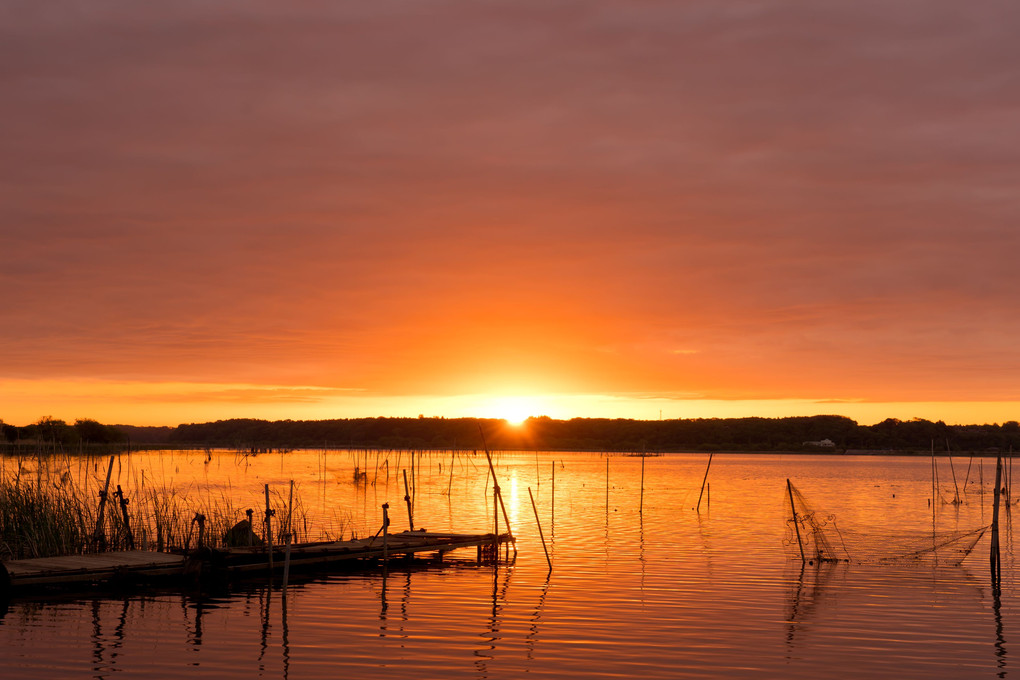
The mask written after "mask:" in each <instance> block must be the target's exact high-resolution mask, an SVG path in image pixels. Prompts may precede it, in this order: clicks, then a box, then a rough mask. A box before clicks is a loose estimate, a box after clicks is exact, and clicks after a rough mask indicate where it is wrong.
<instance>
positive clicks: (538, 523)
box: [528, 486, 552, 572]
mask: <svg viewBox="0 0 1020 680" xmlns="http://www.w3.org/2000/svg"><path fill="white" fill-rule="evenodd" d="M528 498H530V499H531V509H532V510H533V511H534V512H535V525H536V526H538V537H539V538H540V539H542V550H543V551H545V561H546V562H547V563H548V564H549V571H550V572H551V571H552V560H551V559H549V549H548V548H546V547H545V536H543V535H542V522H541V521H540V520H539V519H538V507H537V506H536V505H535V497H534V496H533V495H532V494H531V487H530V486H529V487H528Z"/></svg>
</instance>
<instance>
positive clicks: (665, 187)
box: [0, 0, 1020, 425]
mask: <svg viewBox="0 0 1020 680" xmlns="http://www.w3.org/2000/svg"><path fill="white" fill-rule="evenodd" d="M1018 27H1020V5H1017V4H1016V3H1015V2H1012V0H1002V1H999V0H976V1H974V2H968V3H960V2H955V1H954V2H949V1H944V0H859V1H856V2H840V3H836V2H818V0H796V1H794V0H791V1H786V0H776V1H767V0H758V1H751V0H734V1H731V2H718V1H717V0H685V1H684V2H667V1H665V0H627V1H623V0H619V1H605V0H505V1H500V0H471V1H467V0H445V1H443V0H378V1H374V2H360V1H358V2H354V1H340V2H335V1H329V2H326V1H322V2H289V3H279V2H268V1H260V0H243V1H242V0H236V1H235V0H179V1H175V2H172V3H170V2H168V3H138V2H135V1H134V0H95V1H93V2H87V3H83V2H69V1H65V0H53V1H52V2H46V3H38V2H27V1H22V0H0V92H2V93H3V94H2V96H0V128H2V129H3V131H4V132H3V134H2V135H0V419H2V420H3V421H4V422H7V423H10V424H15V425H26V424H29V423H32V422H35V421H37V420H38V419H40V418H42V417H44V416H50V417H55V418H59V419H64V420H67V421H68V422H73V421H74V420H75V419H78V418H94V419H97V420H99V421H100V422H105V423H123V424H134V425H176V424H179V423H188V422H206V421H211V420H219V419H224V418H232V417H255V418H266V419H271V420H277V419H288V418H289V419H326V418H348V417H364V416H418V415H425V416H445V417H459V416H488V417H507V418H508V419H516V418H520V417H526V416H528V415H536V416H537V415H548V416H551V417H555V418H571V417H623V418H640V419H649V420H651V419H658V418H692V417H739V416H767V417H781V416H801V415H813V414H840V415H846V416H848V417H851V418H854V419H855V420H858V421H860V422H862V423H865V424H869V423H873V422H877V421H880V420H883V419H885V418H888V417H895V418H900V419H904V420H906V419H910V418H926V419H930V420H945V421H946V422H948V423H986V422H1005V421H1007V420H1016V419H1020V355H1018V353H1017V352H1016V345H1017V339H1018V338H1020V314H1018V312H1020V284H1018V281H1020V279H1018V276H1017V272H1016V270H1017V265H1018V262H1020V228H1018V224H1020V220H1018V218H1020V191H1018V190H1017V187H1020V67H1018V66H1017V64H1020V41H1017V40H1016V32H1017V29H1018Z"/></svg>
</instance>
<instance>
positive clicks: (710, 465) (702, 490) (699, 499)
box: [695, 453, 789, 512]
mask: <svg viewBox="0 0 1020 680" xmlns="http://www.w3.org/2000/svg"><path fill="white" fill-rule="evenodd" d="M713 455H714V454H711V453H710V454H708V465H706V466H705V478H704V479H702V480H701V492H700V493H699V494H698V506H697V507H696V508H695V512H698V511H700V510H701V496H702V494H704V493H705V482H707V481H708V471H709V470H710V469H711V468H712V456H713ZM787 481H789V480H787Z"/></svg>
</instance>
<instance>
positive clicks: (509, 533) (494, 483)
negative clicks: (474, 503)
mask: <svg viewBox="0 0 1020 680" xmlns="http://www.w3.org/2000/svg"><path fill="white" fill-rule="evenodd" d="M478 432H479V433H481V435H482V445H483V446H484V447H485V460H487V461H488V462H489V472H490V473H491V474H492V486H493V495H494V496H495V498H496V501H497V502H498V504H499V507H498V508H497V512H498V510H500V509H501V510H502V511H503V523H504V524H506V533H507V536H509V537H510V542H511V543H512V544H513V546H514V556H515V557H516V556H517V539H515V538H514V533H513V531H511V530H510V517H509V516H508V515H507V514H506V506H505V505H504V504H503V493H502V492H501V491H500V488H499V481H498V480H497V479H496V468H495V467H494V466H493V464H492V456H491V455H490V454H489V445H488V444H486V442H485V433H484V432H482V426H481V425H479V426H478ZM496 520H497V525H496V526H497V529H498V526H499V524H498V522H499V518H498V517H497V518H496ZM496 548H497V551H496V552H497V557H498V553H499V531H496Z"/></svg>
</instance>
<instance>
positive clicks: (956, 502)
mask: <svg viewBox="0 0 1020 680" xmlns="http://www.w3.org/2000/svg"><path fill="white" fill-rule="evenodd" d="M946 453H948V454H949V471H950V472H951V473H953V486H954V487H955V488H956V498H954V499H953V503H955V504H956V505H959V504H960V485H959V484H957V483H956V468H955V467H953V452H952V451H951V450H950V449H949V440H948V439H947V440H946Z"/></svg>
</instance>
